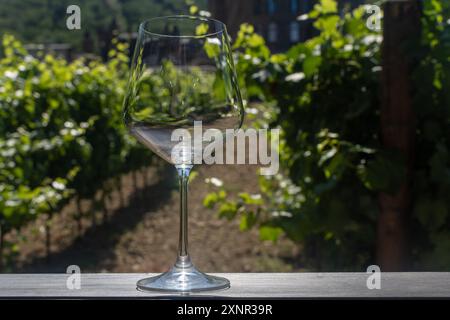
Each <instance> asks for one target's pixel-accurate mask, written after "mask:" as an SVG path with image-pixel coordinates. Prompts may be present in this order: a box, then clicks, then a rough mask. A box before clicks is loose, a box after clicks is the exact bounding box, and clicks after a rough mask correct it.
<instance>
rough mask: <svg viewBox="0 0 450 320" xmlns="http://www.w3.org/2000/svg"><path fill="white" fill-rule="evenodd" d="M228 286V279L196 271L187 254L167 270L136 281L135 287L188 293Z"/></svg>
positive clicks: (145, 289) (146, 289) (143, 289)
mask: <svg viewBox="0 0 450 320" xmlns="http://www.w3.org/2000/svg"><path fill="white" fill-rule="evenodd" d="M229 287H230V281H228V279H225V278H222V277H215V276H210V275H207V274H204V273H203V272H200V271H198V270H197V269H196V268H195V267H194V265H193V264H192V262H191V260H190V259H189V256H185V257H179V258H178V260H177V262H176V263H175V265H174V266H173V267H172V268H171V269H170V270H169V271H167V272H165V273H163V274H160V275H158V276H155V277H150V278H145V279H141V280H139V281H138V282H137V289H138V290H142V291H164V292H180V293H188V292H200V291H210V290H219V289H227V288H229Z"/></svg>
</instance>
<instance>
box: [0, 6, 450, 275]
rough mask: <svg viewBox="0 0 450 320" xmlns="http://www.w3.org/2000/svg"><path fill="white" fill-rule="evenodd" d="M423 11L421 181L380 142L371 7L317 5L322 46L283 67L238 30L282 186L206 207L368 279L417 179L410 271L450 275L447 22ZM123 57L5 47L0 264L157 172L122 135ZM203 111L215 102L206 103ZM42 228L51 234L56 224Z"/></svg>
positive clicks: (418, 86)
mask: <svg viewBox="0 0 450 320" xmlns="http://www.w3.org/2000/svg"><path fill="white" fill-rule="evenodd" d="M197 11H198V9H195V8H194V9H193V10H191V14H196V13H198V12H197ZM422 11H423V12H422V13H423V14H422V16H421V18H420V24H421V26H420V27H421V34H420V35H418V36H417V37H416V38H417V40H418V42H419V43H415V44H410V45H411V46H412V45H415V47H411V48H410V50H408V52H414V53H415V54H414V55H412V57H411V59H412V60H413V61H414V69H413V72H412V74H411V82H412V84H413V87H414V88H415V90H414V93H413V95H412V100H413V102H412V103H413V105H414V111H415V116H416V120H415V122H416V127H415V132H414V143H415V150H414V152H415V158H414V163H413V164H412V165H407V164H406V163H405V159H404V157H403V155H402V154H401V153H399V152H397V151H396V150H392V149H390V148H387V147H386V146H385V145H383V143H382V141H381V139H380V114H381V113H382V111H381V105H382V101H381V95H380V91H381V90H382V88H381V82H380V78H381V73H382V71H383V59H382V42H383V37H382V34H381V33H380V32H376V31H371V30H369V29H368V28H367V27H366V25H365V19H366V15H367V14H366V13H365V10H364V8H363V7H360V8H357V9H355V10H353V11H351V12H345V13H344V14H343V15H342V16H341V15H340V14H339V13H338V10H337V2H336V1H332V0H323V1H318V3H317V4H316V5H315V6H314V8H313V10H312V11H311V12H310V13H309V14H308V15H306V16H304V17H303V18H304V19H310V20H313V21H314V27H315V28H316V29H317V35H316V36H314V37H313V38H311V39H309V40H308V41H306V42H305V43H299V44H297V45H295V46H293V47H292V48H291V49H290V50H288V51H287V52H284V53H279V54H272V53H271V52H270V50H269V49H268V47H267V46H266V43H265V40H264V38H263V37H261V36H260V35H258V34H257V33H255V32H254V28H253V27H252V26H251V25H248V24H243V25H242V26H241V29H240V31H239V33H238V35H237V37H236V39H234V41H233V50H234V55H235V61H236V67H237V73H238V78H239V82H240V85H241V88H242V91H243V93H244V96H245V97H246V100H247V101H248V102H249V106H250V107H249V108H248V109H247V124H248V125H252V126H259V127H276V128H280V129H281V133H282V134H281V145H280V156H281V164H280V165H281V172H280V174H278V175H276V176H273V177H268V178H265V177H261V178H260V181H259V191H258V192H254V193H249V192H247V190H246V189H245V186H240V188H241V190H240V192H237V193H236V192H232V191H231V189H233V188H230V186H228V185H227V184H222V183H216V184H214V183H212V184H211V186H210V187H211V192H210V193H209V194H208V195H206V197H205V198H204V199H203V206H204V207H207V208H208V209H211V210H212V212H214V213H218V215H219V216H220V217H223V218H226V219H229V220H234V219H239V228H240V229H241V230H250V229H257V230H258V232H259V236H260V239H262V240H270V241H273V242H275V243H276V242H277V241H278V239H279V238H280V236H281V235H284V236H286V237H288V238H289V239H291V240H292V241H293V242H295V243H297V244H300V245H301V246H302V248H303V253H302V254H303V255H304V256H305V261H304V263H305V265H306V266H307V267H309V268H311V269H313V270H333V271H335V270H355V269H356V270H362V268H364V267H365V266H367V265H369V264H371V263H373V262H374V260H375V248H376V246H377V239H376V224H377V217H378V214H379V209H380V208H379V198H380V195H383V194H395V192H397V191H398V190H399V188H400V185H401V184H402V183H404V181H405V179H406V178H405V177H406V175H407V174H409V178H408V182H409V185H410V188H411V194H412V196H411V199H412V201H411V204H410V208H409V211H410V216H409V219H410V220H409V228H410V231H411V235H412V236H411V237H410V243H409V248H408V252H409V255H410V257H411V263H410V268H412V269H414V268H415V269H420V270H422V269H432V270H436V269H437V270H448V268H449V266H450V255H449V253H450V238H449V234H450V233H449V225H450V212H449V208H450V200H449V198H448V193H449V191H450V182H449V181H450V178H449V177H450V173H449V172H450V171H449V168H450V138H449V137H450V129H449V128H450V126H449V115H450V113H449V112H450V109H449V106H450V96H449V94H448V92H449V91H448V87H449V86H450V61H449V59H448V57H449V56H450V46H449V39H450V23H448V21H450V20H449V19H450V7H449V5H448V4H447V3H445V2H444V1H440V0H430V1H426V2H424V3H423V8H422ZM113 45H114V47H115V48H114V49H113V50H111V52H110V53H109V58H110V59H109V60H108V62H106V63H104V62H101V61H97V60H93V61H87V60H85V59H78V60H75V61H73V62H70V63H68V62H66V61H64V60H61V59H58V58H55V57H54V56H52V55H45V56H40V57H31V56H30V55H28V54H27V52H26V51H25V50H24V49H23V47H22V46H21V44H20V43H19V42H18V41H17V40H15V39H14V38H13V37H11V36H4V38H3V44H2V55H0V56H1V57H2V58H1V60H0V227H1V232H0V248H1V249H0V250H1V252H2V259H0V261H3V262H6V261H7V260H8V256H9V255H10V254H11V253H12V251H13V250H12V247H13V245H14V244H12V243H6V242H5V241H4V236H5V234H7V233H8V232H11V231H12V230H20V228H21V227H23V226H24V225H26V224H27V223H28V222H30V221H32V220H35V219H36V218H37V217H38V216H46V217H48V219H51V217H52V215H54V214H58V213H59V212H61V210H62V208H64V206H66V205H67V204H68V203H69V201H75V202H76V203H80V202H81V201H82V200H89V201H90V202H91V208H92V209H91V210H81V206H78V210H76V211H75V212H74V219H76V220H78V221H81V217H85V216H86V215H89V214H92V212H94V211H96V210H100V211H101V212H103V220H105V221H106V220H107V219H108V211H107V210H106V207H105V205H104V203H105V199H107V198H108V197H109V196H110V195H111V194H112V193H113V192H118V193H119V194H121V192H120V189H121V179H120V177H121V176H122V175H124V174H127V173H131V174H132V175H135V173H136V172H137V171H138V170H140V169H141V168H143V167H145V166H148V165H149V164H153V165H155V164H156V163H157V161H158V160H157V157H155V156H152V154H151V153H150V152H149V151H147V150H146V149H145V148H144V147H142V146H141V145H140V144H138V143H137V142H136V141H135V140H134V139H133V138H132V137H130V136H129V135H128V134H127V131H126V128H125V126H124V124H123V123H122V111H121V108H122V100H123V94H124V91H125V86H126V80H127V73H128V62H129V61H128V58H127V57H128V55H127V50H128V48H127V46H126V45H125V44H122V43H114V44H113ZM148 80H149V82H148V84H147V85H148V88H147V89H148V90H147V93H148V97H146V98H147V99H148V100H149V101H155V103H156V102H158V101H163V100H164V93H163V92H160V91H159V90H157V83H158V81H161V79H152V78H151V79H148ZM204 80H205V81H207V79H204ZM184 85H188V84H184ZM205 88H206V86H205ZM192 98H193V99H198V101H201V102H202V103H204V104H207V102H208V96H207V92H206V91H205V90H204V92H195V93H194V94H192ZM248 120H250V121H248ZM235 189H236V188H234V190H235ZM98 194H100V197H96V195H98ZM92 219H93V224H95V223H97V221H96V220H95V215H92ZM44 227H45V230H46V233H47V234H50V232H51V226H50V224H45V225H44ZM81 228H82V226H81V225H80V224H79V229H81ZM47 239H50V236H48V237H47ZM48 247H49V246H48Z"/></svg>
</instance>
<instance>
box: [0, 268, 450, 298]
mask: <svg viewBox="0 0 450 320" xmlns="http://www.w3.org/2000/svg"><path fill="white" fill-rule="evenodd" d="M153 275H154V274H138V273H97V274H81V282H80V283H81V288H80V289H78V290H77V289H73V290H69V289H68V288H67V284H66V282H67V279H68V277H69V276H70V275H68V274H0V298H31V297H33V298H177V297H181V296H180V295H176V294H163V293H147V292H140V291H137V290H136V285H135V284H136V281H137V280H139V279H141V278H143V277H148V276H153ZM216 275H218V276H222V277H226V278H228V279H229V280H230V281H231V288H229V289H226V290H221V291H214V292H213V291H211V292H207V293H196V294H190V295H189V296H188V297H193V298H199V297H204V298H238V299H239V298H306V299H309V298H351V297H357V298H379V297H386V298H394V297H406V298H415V297H447V298H448V297H450V272H400V273H381V289H380V290H377V289H372V290H369V289H368V288H367V285H366V281H367V278H368V277H369V276H370V275H369V274H366V273H223V274H220V273H217V274H216Z"/></svg>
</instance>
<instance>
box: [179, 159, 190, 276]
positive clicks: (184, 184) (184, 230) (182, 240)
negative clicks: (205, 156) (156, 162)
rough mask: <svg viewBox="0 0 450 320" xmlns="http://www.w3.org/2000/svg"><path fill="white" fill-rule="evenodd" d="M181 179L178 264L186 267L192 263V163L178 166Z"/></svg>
mask: <svg viewBox="0 0 450 320" xmlns="http://www.w3.org/2000/svg"><path fill="white" fill-rule="evenodd" d="M176 168H177V171H178V179H179V181H180V233H179V242H178V258H177V263H176V265H177V266H178V267H182V268H186V267H189V266H190V265H191V261H190V258H189V253H188V248H187V247H188V182H189V174H190V172H191V169H192V165H180V166H177V167H176Z"/></svg>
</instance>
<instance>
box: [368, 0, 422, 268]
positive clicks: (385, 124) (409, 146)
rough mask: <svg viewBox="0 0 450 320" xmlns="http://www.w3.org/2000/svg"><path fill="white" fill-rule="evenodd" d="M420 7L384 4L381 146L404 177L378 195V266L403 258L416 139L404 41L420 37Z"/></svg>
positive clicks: (396, 264) (397, 264)
mask: <svg viewBox="0 0 450 320" xmlns="http://www.w3.org/2000/svg"><path fill="white" fill-rule="evenodd" d="M420 12H421V10H420V3H419V1H395V2H392V1H390V2H387V3H386V4H385V6H384V19H383V21H384V28H383V37H384V41H383V47H382V64H383V71H382V75H381V77H382V106H381V139H382V143H383V146H384V148H385V149H390V150H397V151H399V152H401V153H402V154H403V156H404V159H405V160H406V177H405V179H404V181H403V183H402V185H401V187H400V188H399V190H398V191H397V192H396V193H395V194H387V193H380V195H379V205H380V213H379V216H378V230H377V260H378V264H379V265H380V267H381V270H382V271H399V270H404V269H405V268H407V264H408V240H407V239H408V227H407V226H408V222H409V216H410V210H411V201H412V199H411V173H412V170H413V161H414V144H415V115H414V110H413V99H412V92H413V88H412V83H411V71H412V68H413V65H414V62H413V61H412V57H411V53H409V52H408V51H409V50H408V47H410V46H411V45H412V44H413V43H414V42H417V41H418V40H419V39H420V34H421V33H420ZM412 53H414V52H412Z"/></svg>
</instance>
